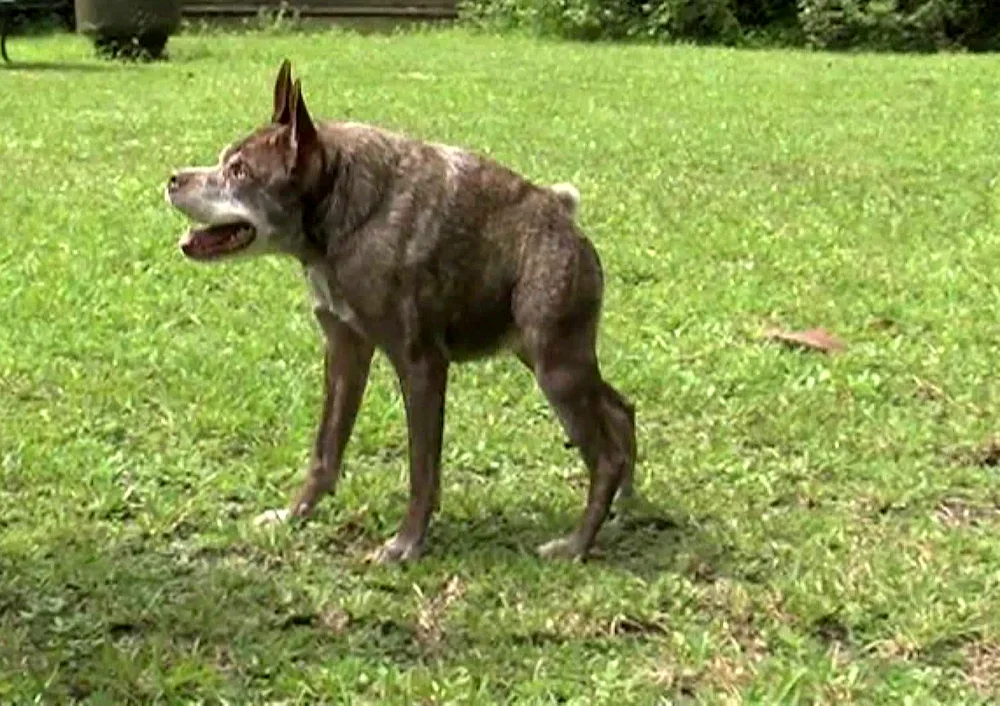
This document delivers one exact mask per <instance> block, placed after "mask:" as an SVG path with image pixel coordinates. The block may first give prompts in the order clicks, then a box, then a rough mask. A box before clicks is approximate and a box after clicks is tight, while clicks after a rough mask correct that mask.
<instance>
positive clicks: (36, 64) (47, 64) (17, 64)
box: [0, 59, 111, 73]
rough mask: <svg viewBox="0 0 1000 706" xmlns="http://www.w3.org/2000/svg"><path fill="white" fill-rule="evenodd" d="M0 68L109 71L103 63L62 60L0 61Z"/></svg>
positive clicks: (12, 69) (108, 67) (7, 69)
mask: <svg viewBox="0 0 1000 706" xmlns="http://www.w3.org/2000/svg"><path fill="white" fill-rule="evenodd" d="M0 69H2V70H3V71H24V72H30V71H66V72H79V73H99V72H102V71H110V70H111V67H110V66H107V65H105V64H84V63H68V62H62V61H17V60H16V59H14V60H12V61H11V62H10V63H0Z"/></svg>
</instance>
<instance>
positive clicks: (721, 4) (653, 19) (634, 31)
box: [461, 0, 740, 43]
mask: <svg viewBox="0 0 1000 706" xmlns="http://www.w3.org/2000/svg"><path fill="white" fill-rule="evenodd" d="M461 9H462V12H463V16H464V17H465V18H466V19H467V20H469V21H471V22H473V23H475V24H480V25H487V26H494V27H500V28H507V29H525V30H528V31H530V32H532V33H535V34H540V35H552V36H558V37H564V38H568V39H588V40H593V39H659V40H664V39H669V40H675V41H676V40H695V41H705V40H713V41H720V42H724V43H732V42H734V41H735V40H736V39H737V38H738V37H739V33H740V29H739V22H738V21H737V19H736V16H735V14H734V12H733V3H732V0H663V1H661V2H638V1H637V0H610V1H606V0H556V1H555V2H552V1H551V0H471V1H469V2H465V3H463V4H462V6H461Z"/></svg>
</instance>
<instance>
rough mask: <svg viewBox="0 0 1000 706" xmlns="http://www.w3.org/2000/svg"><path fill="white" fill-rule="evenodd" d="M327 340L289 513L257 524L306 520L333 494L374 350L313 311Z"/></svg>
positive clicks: (260, 519)
mask: <svg viewBox="0 0 1000 706" xmlns="http://www.w3.org/2000/svg"><path fill="white" fill-rule="evenodd" d="M317 317H318V318H319V320H320V323H321V325H322V327H323V332H324V334H325V336H326V352H325V354H324V357H325V360H324V363H325V365H324V367H325V379H326V393H325V399H324V400H323V412H322V415H321V418H320V423H319V428H318V429H317V431H316V440H315V442H314V444H313V450H312V457H311V459H310V463H309V470H308V472H307V473H306V479H305V482H304V483H303V484H302V486H301V488H299V490H298V492H297V493H296V494H295V496H294V499H293V501H292V504H291V506H290V508H289V509H288V510H278V511H274V510H272V511H270V512H266V513H264V514H263V515H261V516H260V517H258V519H257V521H258V524H262V523H265V522H268V521H271V522H273V521H281V520H284V519H287V518H288V517H289V516H294V517H306V516H308V515H309V514H310V513H311V512H312V510H313V508H314V507H316V504H317V503H318V502H319V501H320V500H321V499H322V498H323V496H324V495H326V494H327V493H333V492H336V489H337V482H338V481H339V480H340V469H341V465H342V463H343V459H344V449H345V448H346V446H347V442H348V440H349V439H350V437H351V432H352V431H353V429H354V421H355V419H357V416H358V409H359V407H360V406H361V398H362V397H363V396H364V393H365V387H366V386H367V384H368V372H369V370H370V369H371V361H372V356H373V354H374V347H373V346H372V344H371V343H369V342H368V341H366V340H365V339H364V338H362V337H361V336H360V335H359V334H358V333H356V332H355V331H354V330H353V329H352V328H350V327H349V326H347V325H346V324H344V323H342V322H341V321H340V320H338V319H336V318H335V317H333V316H332V315H330V314H328V313H326V312H317Z"/></svg>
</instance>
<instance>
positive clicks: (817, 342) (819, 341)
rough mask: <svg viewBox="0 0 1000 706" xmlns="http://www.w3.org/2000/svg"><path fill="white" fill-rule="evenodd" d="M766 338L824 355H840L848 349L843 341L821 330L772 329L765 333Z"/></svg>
mask: <svg viewBox="0 0 1000 706" xmlns="http://www.w3.org/2000/svg"><path fill="white" fill-rule="evenodd" d="M764 338H766V339H768V340H771V341H780V342H781V343H784V344H785V345H788V346H792V347H796V348H806V349H809V350H814V351H821V352H823V353H840V352H841V351H843V350H844V349H845V348H847V346H846V344H845V343H844V342H843V341H842V340H840V339H839V338H837V337H836V336H834V335H833V334H831V333H829V332H828V331H825V330H824V329H821V328H811V329H808V330H807V331H785V330H784V329H779V328H770V329H767V330H766V331H765V332H764Z"/></svg>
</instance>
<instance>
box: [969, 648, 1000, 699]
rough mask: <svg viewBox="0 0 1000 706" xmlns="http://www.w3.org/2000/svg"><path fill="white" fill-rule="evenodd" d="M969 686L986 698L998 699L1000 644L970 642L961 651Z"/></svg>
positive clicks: (999, 689) (999, 687) (999, 691)
mask: <svg viewBox="0 0 1000 706" xmlns="http://www.w3.org/2000/svg"><path fill="white" fill-rule="evenodd" d="M962 652H963V657H964V668H963V670H962V671H963V673H964V674H965V679H966V681H968V682H969V685H970V686H971V687H972V688H973V689H975V690H976V691H978V692H979V693H980V694H982V695H983V696H986V697H994V698H996V697H1000V643H997V642H980V641H976V642H972V643H969V644H968V645H966V647H965V649H964V650H963V651H962Z"/></svg>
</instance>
